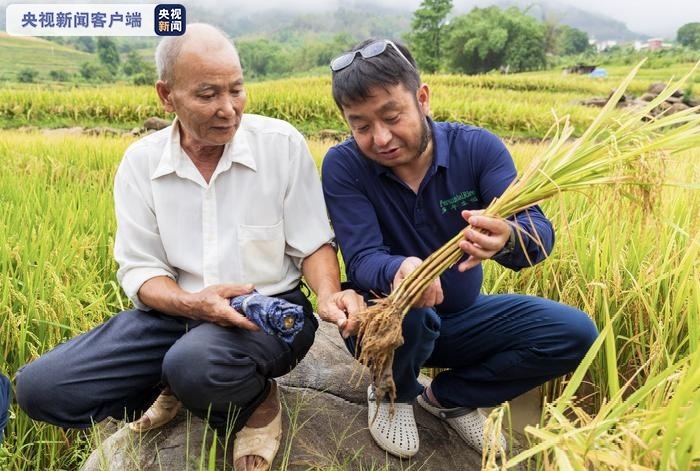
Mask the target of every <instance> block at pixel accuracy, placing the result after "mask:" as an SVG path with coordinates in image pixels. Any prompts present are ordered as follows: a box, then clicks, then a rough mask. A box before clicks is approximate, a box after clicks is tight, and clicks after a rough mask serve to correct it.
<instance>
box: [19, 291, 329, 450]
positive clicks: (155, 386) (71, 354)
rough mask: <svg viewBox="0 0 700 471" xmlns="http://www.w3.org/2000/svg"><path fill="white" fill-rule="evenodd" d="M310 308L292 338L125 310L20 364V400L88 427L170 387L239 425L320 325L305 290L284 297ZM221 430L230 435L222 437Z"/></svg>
mask: <svg viewBox="0 0 700 471" xmlns="http://www.w3.org/2000/svg"><path fill="white" fill-rule="evenodd" d="M278 296H279V297H282V298H285V299H287V300H288V301H290V302H293V303H295V304H299V305H301V306H303V307H304V314H305V318H304V327H303V329H302V330H301V332H299V333H298V334H297V335H296V337H295V338H294V341H293V342H292V344H291V345H289V344H287V343H285V342H284V341H282V340H281V339H279V338H278V337H276V336H272V335H268V334H265V333H263V332H251V331H247V330H243V329H238V328H228V327H221V326H219V325H216V324H212V323H209V322H201V321H193V320H190V319H185V318H181V317H174V316H169V315H166V314H162V313H159V312H154V311H148V312H147V311H140V310H131V311H123V312H120V313H119V314H116V315H115V316H113V317H112V318H110V319H109V320H108V321H107V322H105V323H104V324H102V325H100V326H98V327H96V328H94V329H93V330H91V331H89V332H86V333H84V334H82V335H79V336H77V337H74V338H72V339H70V340H68V341H67V342H65V343H63V344H61V345H58V346H57V347H55V348H54V349H53V350H51V351H49V352H47V353H45V354H44V355H42V356H40V357H39V358H38V359H36V360H35V361H33V362H32V363H29V364H27V365H25V366H23V367H22V368H20V369H19V371H18V372H17V375H16V396H17V402H18V404H19V405H20V407H21V408H22V409H24V410H25V412H26V413H27V414H28V415H29V416H30V417H32V418H33V419H36V420H41V421H44V422H49V423H52V424H55V425H58V426H61V427H76V428H86V427H90V426H91V425H92V424H93V423H96V422H100V421H101V420H103V419H105V418H107V417H114V418H116V419H126V420H133V419H134V418H135V417H136V418H138V417H139V416H141V414H142V413H143V412H144V411H145V410H146V409H147V408H148V407H149V406H150V405H151V403H152V402H153V401H154V400H155V398H156V397H157V395H158V394H159V393H160V391H161V389H162V388H163V387H164V386H165V385H167V386H169V387H170V389H171V390H172V392H173V393H174V394H175V396H176V397H177V398H178V399H179V400H180V401H181V402H182V403H183V405H184V406H185V407H186V408H187V409H189V410H190V411H191V412H192V413H194V414H195V415H197V416H198V417H201V418H203V419H208V420H209V424H210V425H211V426H212V427H214V428H216V429H217V430H219V431H220V432H221V433H222V434H224V433H226V432H227V431H228V432H230V431H234V432H235V431H237V430H239V429H240V428H242V427H243V425H244V424H245V422H246V421H247V419H248V418H249V417H250V415H251V414H252V413H253V411H254V410H255V409H256V408H257V407H258V405H260V403H261V402H262V401H263V400H264V399H265V397H267V394H268V392H269V389H270V382H269V381H268V380H269V378H274V377H278V376H282V375H284V374H286V373H288V372H289V371H291V370H292V368H294V366H296V364H297V363H298V362H299V361H301V359H302V358H303V357H304V355H305V354H306V352H307V351H308V350H309V348H310V347H311V344H312V343H313V340H314V335H315V332H316V329H317V327H318V321H317V320H316V319H315V318H314V315H313V310H312V307H311V304H310V303H309V301H308V300H307V299H306V297H305V296H304V295H303V294H302V292H301V291H300V290H294V291H293V292H291V293H286V294H284V295H278ZM222 436H223V435H222Z"/></svg>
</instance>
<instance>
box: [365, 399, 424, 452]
mask: <svg viewBox="0 0 700 471" xmlns="http://www.w3.org/2000/svg"><path fill="white" fill-rule="evenodd" d="M367 412H368V413H367V416H368V422H369V433H370V434H371V435H372V438H374V441H375V442H377V445H379V447H380V448H381V449H383V450H386V451H388V452H389V453H391V454H392V455H396V456H398V457H399V458H410V457H411V456H413V455H415V454H416V453H418V447H419V445H420V442H419V440H418V427H417V426H416V419H415V418H414V416H413V404H408V403H405V402H396V403H394V414H393V415H392V414H391V404H389V403H387V402H380V403H379V404H377V401H376V399H375V396H374V388H373V387H372V386H370V387H369V388H367Z"/></svg>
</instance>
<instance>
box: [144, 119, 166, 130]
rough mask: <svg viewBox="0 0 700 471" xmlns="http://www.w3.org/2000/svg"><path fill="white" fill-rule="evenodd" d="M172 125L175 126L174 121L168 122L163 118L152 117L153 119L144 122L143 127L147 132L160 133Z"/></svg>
mask: <svg viewBox="0 0 700 471" xmlns="http://www.w3.org/2000/svg"><path fill="white" fill-rule="evenodd" d="M171 124H173V122H172V121H168V120H167V119H163V118H158V117H156V116H152V117H150V118H147V119H146V120H145V121H144V122H143V127H144V128H145V129H146V130H147V131H160V130H161V129H163V128H167V127H168V126H170V125H171Z"/></svg>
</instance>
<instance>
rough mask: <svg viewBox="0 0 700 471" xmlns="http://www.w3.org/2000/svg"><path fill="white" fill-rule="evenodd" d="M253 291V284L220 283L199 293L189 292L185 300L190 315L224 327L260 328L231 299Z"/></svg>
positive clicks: (255, 329)
mask: <svg viewBox="0 0 700 471" xmlns="http://www.w3.org/2000/svg"><path fill="white" fill-rule="evenodd" d="M252 291H253V285H250V284H247V285H239V284H232V283H226V284H218V285H211V286H207V287H206V288H204V289H203V290H202V291H199V292H198V293H189V294H188V295H186V297H185V298H184V300H183V302H184V304H185V306H186V310H187V312H188V314H189V315H188V317H192V318H194V319H199V320H203V321H207V322H212V323H214V324H218V325H220V326H223V327H240V328H241V329H246V330H254V331H257V330H260V327H258V326H257V325H256V324H255V323H254V322H252V321H251V320H249V319H248V318H247V317H245V316H244V315H243V314H241V313H239V312H238V311H236V310H235V309H233V308H232V307H231V306H230V304H229V299H230V298H233V297H236V296H240V295H242V294H248V293H250V292H252Z"/></svg>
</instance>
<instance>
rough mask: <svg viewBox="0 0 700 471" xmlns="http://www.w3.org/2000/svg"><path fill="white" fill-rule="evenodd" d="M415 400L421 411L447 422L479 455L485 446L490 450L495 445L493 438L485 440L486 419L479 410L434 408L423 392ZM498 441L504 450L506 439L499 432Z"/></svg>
mask: <svg viewBox="0 0 700 471" xmlns="http://www.w3.org/2000/svg"><path fill="white" fill-rule="evenodd" d="M417 400H418V404H420V406H421V407H422V408H423V409H425V410H427V411H428V412H430V413H431V414H433V415H434V416H435V417H438V418H440V419H442V420H444V421H445V422H447V424H448V425H449V426H450V427H452V428H453V429H454V431H455V432H457V434H458V435H459V436H460V437H462V440H464V441H465V442H467V445H469V446H470V447H472V448H473V449H475V450H476V451H478V452H479V453H481V452H483V451H484V449H485V446H486V447H489V448H490V447H491V446H492V445H493V444H495V440H494V437H491V438H490V439H489V440H488V441H487V440H486V434H485V431H484V429H485V427H484V424H485V423H486V417H484V416H483V415H482V414H481V412H479V409H470V408H468V407H453V408H443V407H436V406H434V405H433V404H432V403H431V402H430V400H429V399H428V397H427V396H426V393H425V390H424V391H423V393H422V394H421V395H420V396H418V399H417ZM498 441H499V442H500V446H501V447H502V448H503V449H504V450H505V449H506V439H505V437H504V436H503V434H502V433H501V432H500V431H499V432H498Z"/></svg>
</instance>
